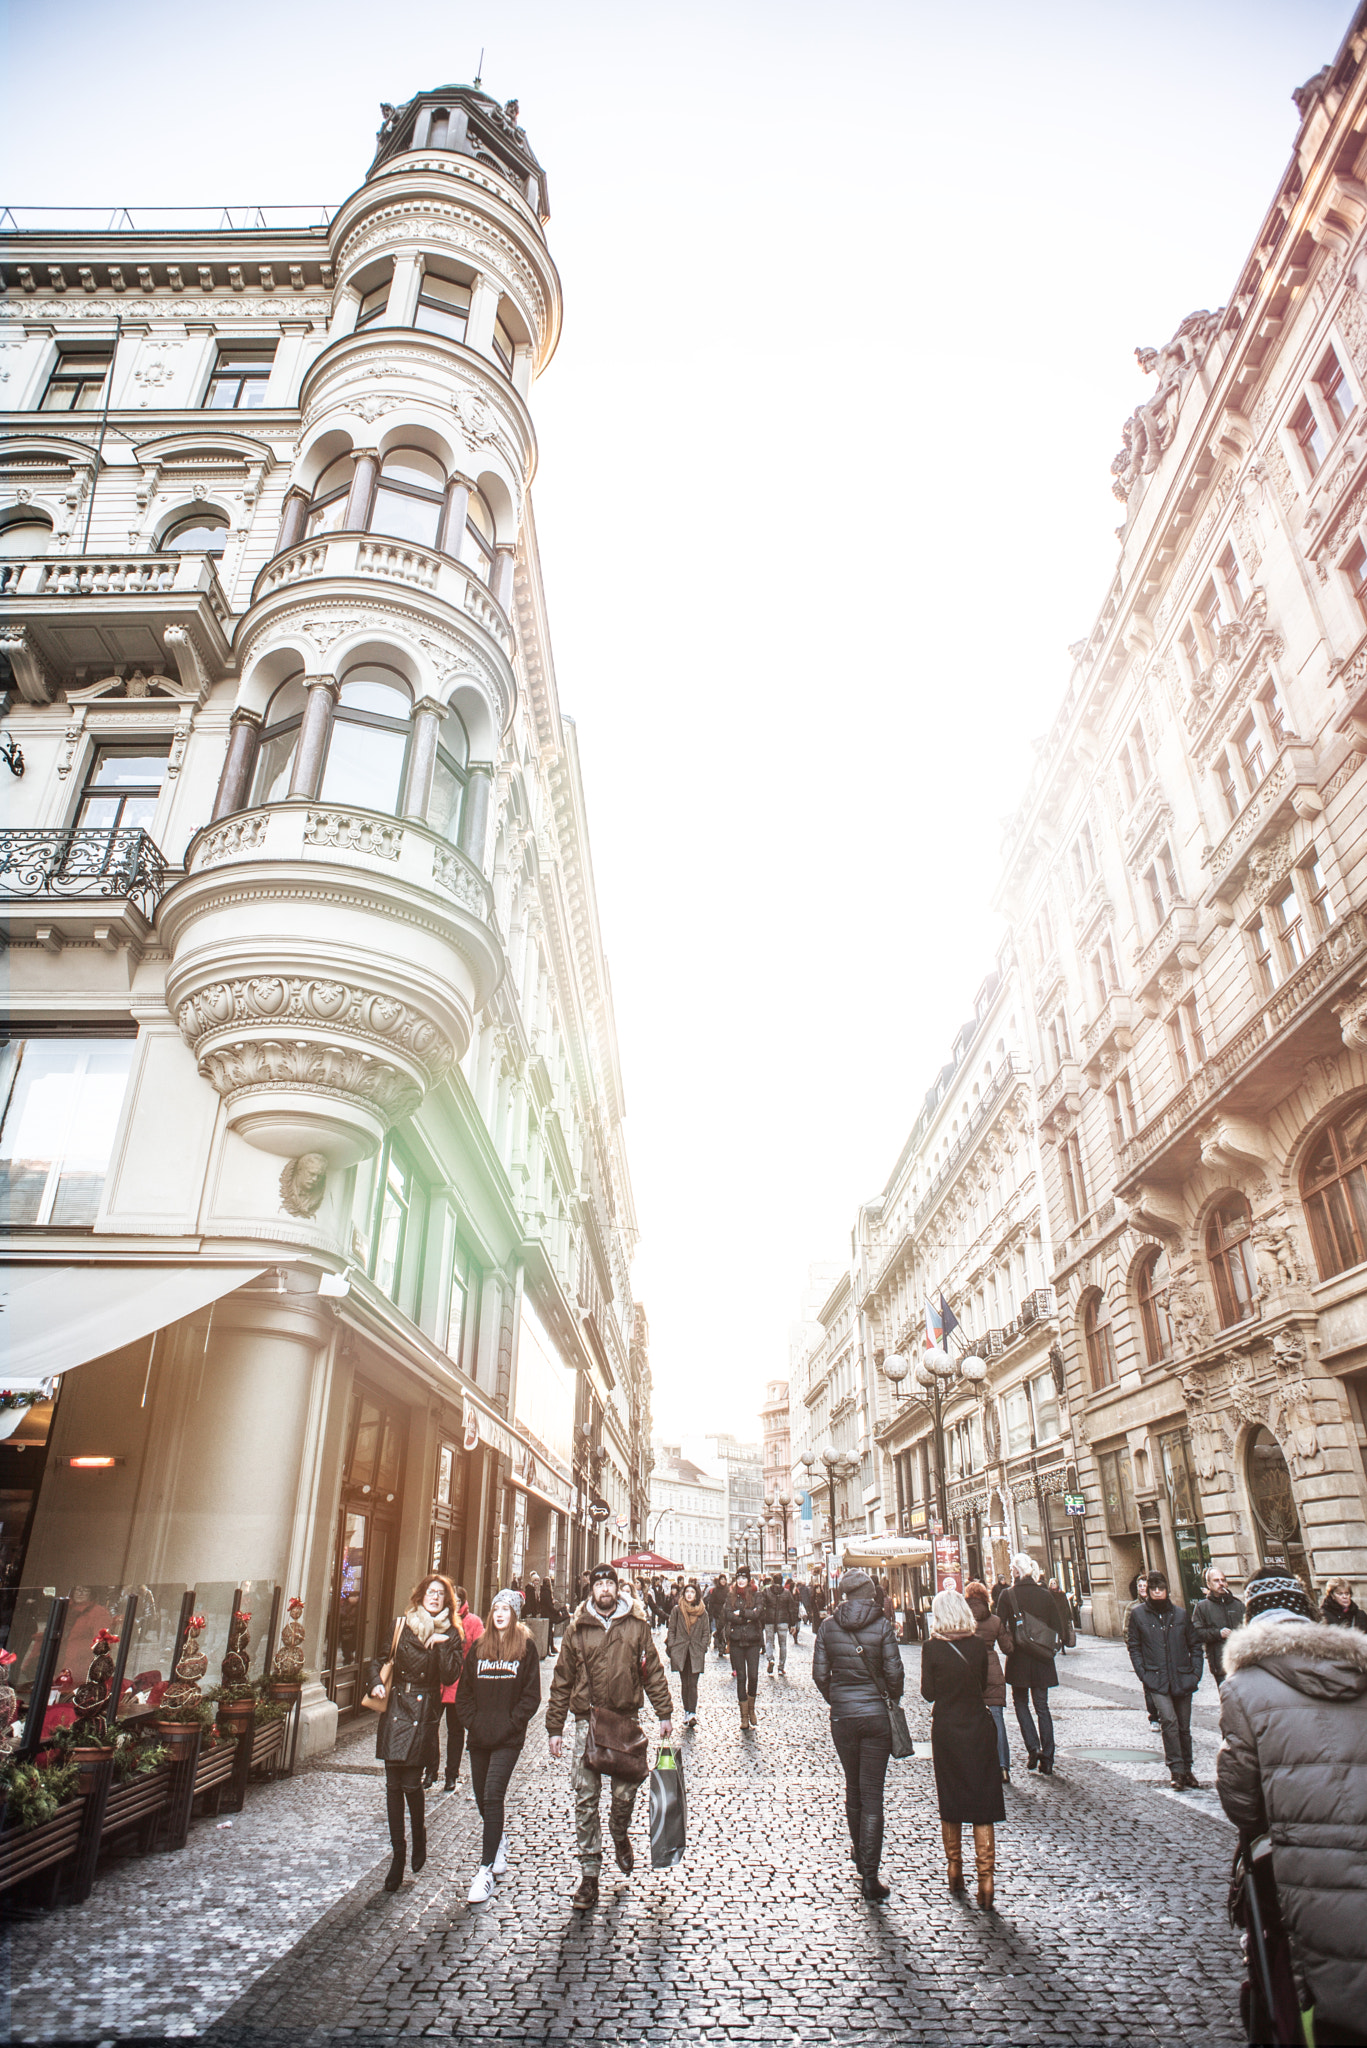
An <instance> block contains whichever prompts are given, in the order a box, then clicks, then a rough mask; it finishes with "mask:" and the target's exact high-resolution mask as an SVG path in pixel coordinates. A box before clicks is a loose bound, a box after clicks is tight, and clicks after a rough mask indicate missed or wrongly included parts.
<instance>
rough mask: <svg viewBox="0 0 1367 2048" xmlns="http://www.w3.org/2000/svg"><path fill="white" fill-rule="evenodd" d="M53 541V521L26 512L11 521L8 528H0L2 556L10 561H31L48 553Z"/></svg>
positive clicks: (0, 550) (0, 551) (0, 553)
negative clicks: (49, 545)
mask: <svg viewBox="0 0 1367 2048" xmlns="http://www.w3.org/2000/svg"><path fill="white" fill-rule="evenodd" d="M51 539H52V521H51V520H50V519H43V518H41V517H40V516H39V515H38V514H37V513H33V512H25V513H23V514H22V515H21V516H20V517H19V518H18V519H11V520H10V522H9V524H8V525H7V526H0V555H3V556H7V557H8V558H9V559H10V561H16V560H18V561H26V560H31V559H32V558H33V556H35V555H45V554H46V553H47V551H48V544H49V542H50V541H51Z"/></svg>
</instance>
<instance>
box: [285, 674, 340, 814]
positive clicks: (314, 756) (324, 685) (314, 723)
mask: <svg viewBox="0 0 1367 2048" xmlns="http://www.w3.org/2000/svg"><path fill="white" fill-rule="evenodd" d="M304 688H305V689H306V690H307V691H308V702H307V703H306V704H305V706H304V718H303V723H302V724H301V725H300V728H299V746H298V748H297V750H296V752H295V756H294V773H293V774H292V775H291V777H290V795H291V796H305V797H308V796H317V794H318V784H319V781H320V779H321V777H322V773H323V760H324V757H325V756H326V754H327V744H328V734H329V732H330V731H331V730H332V707H333V705H334V704H335V703H336V702H337V678H336V676H305V677H304Z"/></svg>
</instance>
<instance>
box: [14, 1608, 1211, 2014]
mask: <svg viewBox="0 0 1367 2048" xmlns="http://www.w3.org/2000/svg"><path fill="white" fill-rule="evenodd" d="M810 1646H811V1637H810V1634H809V1633H808V1631H806V1630H805V1629H804V1631H803V1640H802V1643H801V1645H800V1646H799V1647H798V1648H797V1649H796V1650H795V1651H794V1652H792V1653H791V1654H790V1656H789V1659H788V1672H787V1676H786V1678H777V1677H776V1678H774V1679H768V1678H767V1677H765V1676H764V1675H763V1674H762V1675H761V1680H760V1685H761V1692H760V1699H759V1716H760V1726H759V1730H758V1733H757V1734H755V1735H752V1736H749V1737H747V1738H745V1739H744V1741H742V1737H741V1734H740V1731H739V1727H738V1724H737V1713H736V1707H735V1696H734V1686H733V1685H732V1683H731V1681H730V1674H729V1669H728V1668H727V1667H724V1666H723V1665H722V1664H721V1663H720V1661H719V1660H717V1659H715V1658H711V1659H709V1667H708V1671H707V1674H706V1677H705V1679H704V1681H703V1685H702V1692H701V1699H700V1712H699V1722H698V1726H697V1728H696V1729H695V1730H693V1731H690V1732H689V1733H688V1735H687V1736H686V1737H685V1738H684V1750H685V1758H686V1773H687V1785H688V1795H689V1846H688V1854H687V1858H686V1860H685V1862H684V1863H683V1864H682V1865H681V1866H679V1867H678V1868H676V1869H673V1870H667V1871H660V1872H652V1871H651V1869H650V1867H649V1866H650V1852H649V1842H648V1838H647V1828H646V1794H645V1790H644V1788H643V1789H642V1793H641V1797H640V1799H639V1800H638V1802H637V1809H636V1822H635V1828H634V1836H635V1846H636V1855H637V1867H636V1872H635V1875H634V1876H633V1877H632V1878H630V1879H627V1878H624V1877H621V1876H620V1875H619V1873H618V1872H617V1870H616V1868H615V1866H614V1865H613V1863H612V1860H611V1857H610V1856H609V1857H607V1858H606V1859H605V1862H604V1870H603V1880H602V1897H601V1902H600V1905H599V1908H598V1910H597V1911H596V1912H595V1913H592V1914H590V1915H588V1916H581V1915H579V1914H575V1913H572V1912H571V1911H570V1909H569V1895H570V1892H571V1891H572V1890H573V1887H574V1884H575V1881H576V1878H577V1867H576V1865H575V1862H574V1859H573V1842H574V1826H573V1817H572V1810H571V1808H572V1797H571V1792H570V1786H569V1767H568V1764H567V1763H563V1762H562V1763H559V1764H553V1763H551V1762H550V1760H549V1758H548V1756H547V1751H546V1743H545V1737H544V1733H543V1730H542V1726H541V1721H540V1719H539V1718H538V1720H537V1722H536V1723H535V1724H534V1725H533V1728H532V1731H531V1735H530V1737H529V1740H528V1744H527V1748H526V1750H525V1752H524V1754H523V1757H522V1760H521V1762H520V1764H519V1766H518V1769H517V1771H516V1773H515V1774H514V1778H513V1783H512V1788H511V1792H510V1796H509V1808H508V1841H509V1851H510V1865H509V1870H508V1875H507V1877H506V1878H505V1879H504V1880H503V1881H502V1882H501V1884H500V1885H499V1887H498V1890H497V1893H496V1896H495V1898H494V1900H493V1901H492V1902H491V1903H490V1904H489V1905H488V1906H485V1907H483V1908H472V1907H469V1906H467V1905H466V1903H465V1893H466V1890H467V1888H468V1885H469V1880H470V1877H471V1875H472V1873H473V1869H474V1865H475V1863H476V1861H477V1857H478V1842H479V1823H478V1819H477V1816H476V1814H475V1810H474V1804H473V1801H472V1799H471V1797H470V1791H469V1775H468V1769H467V1770H466V1771H465V1772H464V1773H463V1775H462V1779H461V1785H460V1789H459V1791H458V1792H457V1793H455V1794H453V1795H452V1797H451V1798H449V1799H443V1798H441V1797H440V1796H438V1797H436V1798H434V1799H431V1800H430V1801H429V1814H430V1815H431V1825H430V1828H429V1835H430V1844H431V1846H430V1849H429V1857H428V1863H427V1867H426V1869H425V1870H424V1871H423V1872H422V1874H421V1875H420V1877H418V1878H417V1879H413V1878H412V1877H411V1876H408V1877H406V1878H405V1881H404V1885H403V1888H402V1890H401V1891H400V1892H399V1893H398V1894H397V1895H394V1896H390V1895H388V1894H386V1893H385V1892H384V1891H383V1890H382V1889H381V1879H382V1877H383V1875H384V1872H385V1870H386V1868H387V1866H388V1855H389V1852H388V1847H387V1838H386V1834H385V1826H384V1817H383V1803H384V1802H383V1796H382V1782H381V1777H380V1774H379V1769H378V1766H377V1765H376V1764H375V1762H374V1754H373V1749H374V1731H373V1728H372V1727H370V1726H367V1727H366V1728H364V1729H361V1730H357V1731H355V1732H354V1733H353V1734H351V1735H349V1736H346V1737H344V1739H343V1742H342V1744H341V1745H340V1746H339V1748H338V1750H337V1752H336V1753H335V1754H334V1755H333V1756H332V1757H329V1758H326V1759H323V1760H322V1761H321V1762H320V1763H318V1764H316V1765H313V1766H311V1767H309V1768H307V1769H304V1770H301V1771H300V1772H299V1773H298V1774H297V1775H296V1777H295V1778H294V1779H293V1780H292V1781H289V1782H282V1783H280V1784H279V1785H276V1786H271V1787H262V1788H258V1789H256V1790H254V1791H253V1793H252V1794H251V1795H250V1797H249V1800H248V1805H247V1809H246V1811H245V1812H244V1813H243V1814H241V1815H239V1816H237V1817H236V1818H235V1820H234V1822H233V1824H232V1826H231V1827H225V1826H223V1825H222V1824H221V1823H216V1822H215V1821H213V1820H204V1821H199V1822H196V1824H195V1826H194V1828H193V1829H192V1831H191V1836H190V1842H189V1846H188V1847H187V1848H186V1849H185V1850H184V1851H183V1852H182V1853H181V1854H179V1855H173V1856H166V1857H148V1858H142V1859H133V1860H130V1861H128V1862H126V1863H123V1864H121V1865H119V1866H117V1867H116V1868H115V1869H114V1870H112V1871H111V1872H110V1873H109V1874H108V1875H106V1876H103V1877H102V1878H101V1880H100V1882H99V1883H98V1884H97V1886H96V1888H95V1891H94V1893H93V1894H92V1896H91V1898H90V1899H89V1901H88V1902H87V1903H86V1904H85V1905H83V1906H79V1907H73V1908H70V1909H68V1910H66V1911H62V1912H57V1913H54V1914H50V1915H45V1916H43V1917H41V1918H38V1919H34V1920H30V1921H25V1922H21V1923H19V1924H17V1925H15V1926H13V1927H11V1928H10V1930H9V1932H8V1949H9V1955H8V1965H9V1967H8V1970H7V1972H6V1981H7V1986H8V1991H9V1999H10V2009H9V2010H5V2009H4V2007H3V2006H2V2005H0V2023H5V2026H4V2031H5V2036H6V2038H8V2039H11V2040H16V2041H22V2042H40V2041H46V2042H68V2041H70V2042H114V2041H133V2040H136V2041H140V2042H153V2041H160V2040H165V2039H185V2038H192V2037H198V2038H201V2039H205V2040H207V2041H208V2042H209V2043H210V2044H212V2048H334V2044H336V2048H341V2044H343V2043H345V2044H347V2048H365V2044H367V2043H371V2042H374V2043H379V2042H382V2041H393V2040H394V2039H395V2038H396V2037H405V2038H407V2037H413V2036H419V2035H427V2036H429V2037H434V2038H443V2037H444V2038H448V2039H449V2038H456V2039H460V2040H470V2041H474V2040H476V2039H477V2040H479V2041H480V2042H482V2043H486V2044H497V2043H502V2042H540V2041H572V2040H576V2039H578V2040H581V2041H592V2042H594V2043H603V2044H615V2043H619V2042H632V2043H636V2042H640V2043H646V2042H649V2043H659V2044H670V2043H675V2042H682V2041H684V2040H686V2039H694V2040H699V2041H707V2042H720V2041H740V2042H751V2041H757V2042H793V2043H796V2042H799V2041H800V2042H802V2043H803V2044H823V2043H844V2042H854V2041H858V2042H859V2043H861V2044H865V2043H867V2044H881V2043H885V2042H886V2043H893V2042H898V2043H913V2044H916V2043H927V2044H930V2043H934V2044H937V2048H938V2044H958V2043H964V2044H968V2043H980V2042H989V2043H995V2042H1001V2043H1012V2044H1016V2043H1029V2044H1036V2043H1038V2044H1041V2048H1043V2044H1052V2043H1065V2042H1066V2043H1091V2042H1114V2043H1124V2044H1129V2043H1159V2042H1161V2043H1178V2042H1183V2043H1186V2042H1191V2043H1201V2044H1202V2048H1225V2044H1234V2043H1238V2042H1240V2041H1242V2038H1243V2037H1242V2034H1241V2032H1240V2030H1239V2026H1238V2020H1237V2004H1236V2000H1237V1989H1238V1983H1239V1979H1240V1975H1241V1965H1240V1961H1239V1956H1238V1951H1237V1948H1236V1946H1235V1941H1234V1937H1233V1935H1232V1934H1231V1932H1230V1930H1229V1927H1228V1925H1227V1922H1226V1919H1225V1912H1224V1901H1225V1890H1226V1882H1227V1878H1228V1872H1229V1864H1230V1857H1231V1854H1232V1850H1233V1843H1234V1836H1233V1832H1232V1830H1231V1829H1230V1828H1229V1827H1228V1824H1227V1823H1226V1822H1225V1820H1224V1818H1223V1816H1222V1815H1221V1814H1220V1812H1219V1808H1218V1803H1217V1802H1216V1800H1215V1798H1214V1795H1213V1793H1211V1792H1209V1791H1205V1792H1202V1793H1188V1794H1186V1795H1185V1796H1183V1795H1179V1794H1176V1793H1173V1792H1171V1791H1170V1790H1168V1789H1167V1774H1166V1771H1165V1769H1164V1767H1163V1760H1162V1750H1161V1745H1160V1744H1159V1742H1158V1738H1157V1737H1156V1736H1155V1735H1151V1734H1150V1732H1149V1729H1148V1726H1147V1722H1146V1719H1145V1716H1144V1713H1143V1710H1142V1706H1137V1705H1136V1701H1137V1688H1136V1687H1135V1684H1134V1680H1133V1677H1132V1675H1131V1673H1130V1669H1129V1664H1128V1662H1127V1660H1126V1658H1125V1654H1124V1650H1123V1648H1122V1647H1121V1646H1120V1645H1118V1644H1114V1643H1102V1642H1097V1641H1095V1640H1093V1639H1091V1638H1087V1639H1084V1640H1083V1641H1082V1643H1081V1644H1080V1645H1079V1649H1078V1651H1077V1652H1076V1653H1070V1654H1069V1655H1068V1657H1067V1658H1066V1659H1065V1660H1064V1661H1063V1662H1062V1664H1061V1668H1060V1674H1059V1675H1060V1678H1061V1680H1062V1681H1063V1682H1062V1684H1061V1686H1060V1688H1059V1690H1058V1691H1057V1692H1056V1693H1054V1694H1053V1696H1052V1698H1053V1702H1054V1713H1055V1719H1056V1722H1057V1724H1058V1738H1059V1761H1058V1766H1057V1770H1056V1775H1055V1776H1054V1777H1053V1778H1051V1779H1041V1778H1039V1777H1035V1776H1028V1775H1027V1774H1026V1772H1025V1768H1024V1766H1025V1757H1024V1752H1023V1746H1022V1745H1021V1743H1020V1739H1019V1736H1018V1734H1017V1732H1016V1729H1015V1727H1014V1722H1013V1720H1012V1717H1011V1715H1010V1712H1009V1709H1008V1725H1009V1727H1010V1732H1011V1742H1012V1761H1013V1780H1014V1782H1013V1784H1012V1786H1011V1788H1010V1789H1009V1790H1008V1792H1007V1794H1006V1800H1007V1824H1006V1825H1005V1827H1002V1828H999V1829H998V1835H997V1840H998V1851H997V1855H998V1861H997V1902H998V1908H999V1910H998V1912H997V1914H996V1915H995V1916H991V1915H985V1914H981V1913H979V1912H978V1911H977V1909H976V1907H974V1906H973V1905H972V1904H971V1903H964V1902H956V1901H954V1900H952V1899H951V1898H950V1897H949V1895H948V1894H947V1892H946V1889H945V1884H944V1875H943V1865H942V1858H941V1849H940V1833H939V1824H938V1819H937V1816H936V1810H935V1796H934V1785H933V1781H932V1777H931V1767H930V1763H929V1761H928V1759H927V1758H918V1759H916V1760H909V1761H907V1762H904V1763H894V1764H892V1765H890V1767H889V1771H888V1802H887V1804H888V1826H887V1848H886V1852H885V1858H884V1864H883V1876H884V1878H885V1880H886V1881H887V1882H888V1883H889V1884H890V1885H891V1886H892V1888H893V1889H892V1897H891V1898H890V1900H889V1901H888V1903H887V1904H886V1905H885V1906H882V1907H875V1906H870V1905H867V1904H865V1902H864V1901H863V1899H862V1898H861V1897H860V1895H859V1889H858V1881H857V1879H856V1877H855V1875H854V1871H853V1866H852V1865H851V1864H850V1862H849V1861H848V1835H847V1833H846V1830H845V1824H844V1814H843V1805H842V1793H841V1777H840V1771H839V1766H838V1764H837V1762H836V1760H835V1756H834V1753H833V1751H832V1749H831V1745H830V1741H829V1738H828V1733H827V1724H826V1711H825V1707H824V1705H823V1703H822V1701H821V1699H820V1697H819V1695H818V1694H817V1693H816V1691H815V1689H814V1687H813V1685H812V1682H811V1662H810ZM918 1654H919V1653H918V1652H917V1651H915V1650H913V1649H908V1650H905V1651H904V1652H903V1656H904V1659H905V1662H906V1665H907V1693H906V1698H907V1704H908V1708H909V1711H910V1718H911V1721H912V1726H913V1732H914V1733H915V1734H916V1735H917V1736H918V1737H920V1738H925V1737H927V1736H928V1735H929V1718H928V1717H929V1709H928V1708H927V1707H925V1706H924V1705H923V1704H922V1702H921V1700H920V1697H919V1681H918V1676H917V1659H918ZM549 1671H550V1666H549V1665H547V1666H546V1667H545V1672H546V1678H547V1684H548V1683H549ZM1216 1707H1217V1701H1216V1698H1215V1692H1214V1687H1213V1685H1212V1684H1211V1682H1210V1680H1209V1678H1207V1679H1206V1681H1205V1683H1204V1685H1203V1687H1202V1690H1201V1693H1200V1694H1199V1695H1198V1702H1197V1707H1196V1712H1195V1714H1194V1716H1193V1724H1194V1730H1195V1764H1196V1773H1197V1775H1198V1777H1199V1778H1201V1780H1202V1781H1203V1783H1204V1784H1206V1785H1207V1786H1208V1785H1209V1784H1210V1782H1211V1779H1212V1775H1213V1762H1214V1754H1215V1748H1216V1745H1217V1741H1218V1733H1217V1719H1216V1712H1215V1709H1216ZM647 1724H648V1726H650V1727H651V1728H652V1730H653V1727H654V1721H653V1716H650V1715H649V1714H648V1715H647ZM567 1747H568V1745H567ZM1098 1749H1101V1750H1117V1751H1122V1752H1123V1751H1130V1752H1139V1753H1140V1758H1139V1760H1135V1759H1134V1758H1126V1757H1123V1756H1122V1757H1119V1758H1116V1759H1114V1760H1111V1761H1099V1760H1097V1759H1095V1758H1090V1757H1086V1756H1084V1755H1083V1754H1082V1753H1081V1752H1083V1751H1085V1750H1098ZM971 1897H972V1894H971V1892H970V1894H969V1898H970V1900H971Z"/></svg>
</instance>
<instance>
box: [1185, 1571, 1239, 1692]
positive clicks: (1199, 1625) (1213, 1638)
mask: <svg viewBox="0 0 1367 2048" xmlns="http://www.w3.org/2000/svg"><path fill="white" fill-rule="evenodd" d="M1243 1618H1244V1603H1243V1601H1242V1600H1241V1599H1240V1598H1239V1596H1238V1594H1237V1593H1230V1592H1228V1591H1226V1592H1224V1593H1221V1594H1219V1595H1216V1594H1214V1593H1207V1594H1206V1596H1205V1598H1204V1600H1198V1601H1197V1603H1196V1605H1195V1606H1194V1607H1193V1608H1192V1610H1191V1625H1192V1628H1193V1629H1194V1630H1195V1632H1196V1640H1197V1642H1198V1643H1199V1644H1200V1645H1201V1648H1202V1649H1203V1650H1204V1651H1205V1653H1206V1662H1207V1663H1208V1664H1209V1666H1210V1674H1211V1677H1212V1678H1214V1679H1217V1680H1218V1679H1221V1678H1223V1677H1224V1675H1225V1658H1224V1649H1225V1640H1226V1638H1225V1636H1224V1634H1223V1631H1224V1630H1225V1629H1228V1630H1229V1631H1230V1633H1231V1634H1232V1633H1233V1631H1234V1630H1235V1629H1236V1628H1238V1627H1240V1626H1241V1625H1242V1622H1243Z"/></svg>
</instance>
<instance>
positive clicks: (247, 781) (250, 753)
mask: <svg viewBox="0 0 1367 2048" xmlns="http://www.w3.org/2000/svg"><path fill="white" fill-rule="evenodd" d="M260 734H261V720H260V718H259V717H258V715H257V713H256V712H255V711H234V713H233V721H232V724H231V726H230V727H229V729H228V753H227V758H226V760H225V761H224V763H223V773H222V774H221V775H220V776H219V778H218V795H217V796H216V797H215V798H214V810H213V815H214V817H215V818H226V817H228V816H229V815H230V813H231V812H233V811H240V810H242V809H243V808H244V806H245V804H246V801H247V791H248V789H249V788H250V787H251V779H252V769H253V768H254V767H255V766H256V747H257V741H258V739H259V738H260Z"/></svg>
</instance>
